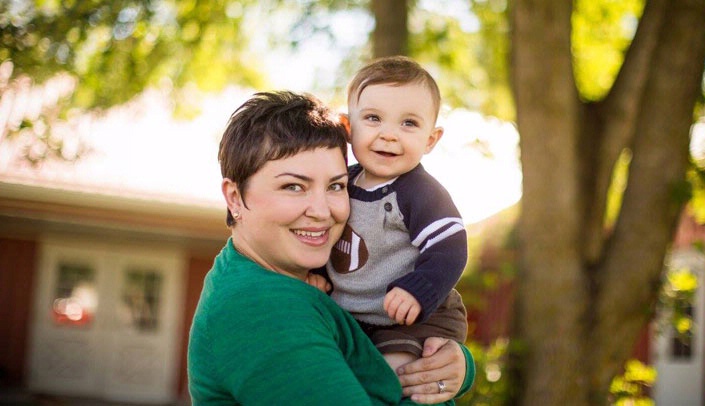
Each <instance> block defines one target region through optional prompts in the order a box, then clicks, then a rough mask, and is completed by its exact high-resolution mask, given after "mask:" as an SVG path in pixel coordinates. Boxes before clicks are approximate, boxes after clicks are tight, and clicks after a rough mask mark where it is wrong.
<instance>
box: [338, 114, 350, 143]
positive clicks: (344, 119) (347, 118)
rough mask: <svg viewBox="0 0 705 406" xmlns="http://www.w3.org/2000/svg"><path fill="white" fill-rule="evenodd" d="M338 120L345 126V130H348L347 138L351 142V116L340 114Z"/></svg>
mask: <svg viewBox="0 0 705 406" xmlns="http://www.w3.org/2000/svg"><path fill="white" fill-rule="evenodd" d="M338 120H340V122H341V123H342V124H343V125H344V126H345V131H346V132H347V135H346V138H347V140H348V142H350V116H348V115H347V114H345V113H340V114H338Z"/></svg>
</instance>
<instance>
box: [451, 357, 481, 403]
mask: <svg viewBox="0 0 705 406" xmlns="http://www.w3.org/2000/svg"><path fill="white" fill-rule="evenodd" d="M460 348H461V349H462V350H463V354H465V363H466V364H465V365H466V366H465V380H464V381H463V386H461V387H460V390H459V391H458V394H457V395H456V396H455V397H456V399H457V398H459V397H461V396H463V395H465V394H466V393H468V392H469V391H470V388H472V384H473V383H474V382H475V372H476V371H475V359H474V358H473V356H472V353H471V352H470V349H469V348H468V347H466V346H464V345H462V344H461V345H460Z"/></svg>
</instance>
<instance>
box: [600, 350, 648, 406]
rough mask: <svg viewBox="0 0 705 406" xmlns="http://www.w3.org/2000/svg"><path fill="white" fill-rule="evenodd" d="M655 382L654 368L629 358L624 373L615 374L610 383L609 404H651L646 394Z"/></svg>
mask: <svg viewBox="0 0 705 406" xmlns="http://www.w3.org/2000/svg"><path fill="white" fill-rule="evenodd" d="M655 382H656V369H654V368H653V367H650V366H648V365H644V364H643V363H641V362H640V361H639V360H635V359H632V360H629V361H627V364H626V365H625V367H624V374H623V375H621V376H617V377H615V378H614V379H613V380H612V384H611V385H610V398H611V399H610V404H611V405H615V406H653V405H654V404H655V403H654V401H653V399H651V398H650V397H649V396H648V393H649V388H651V387H652V386H653V385H654V383H655Z"/></svg>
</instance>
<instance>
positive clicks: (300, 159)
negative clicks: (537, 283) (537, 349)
mask: <svg viewBox="0 0 705 406" xmlns="http://www.w3.org/2000/svg"><path fill="white" fill-rule="evenodd" d="M331 117H332V116H331V114H330V112H329V110H327V109H326V108H325V107H324V106H323V105H321V104H320V103H319V102H318V101H317V100H315V99H313V98H311V97H309V96H302V95H296V94H293V93H289V92H281V93H259V94H257V95H255V96H254V97H253V98H251V99H250V100H248V101H247V102H245V104H243V105H242V106H241V107H240V108H239V109H238V110H236V111H235V113H234V114H233V116H232V117H231V118H230V122H229V124H228V127H227V128H226V130H225V133H224V134H223V139H222V141H221V144H220V151H219V160H220V164H221V171H222V174H223V178H224V179H223V183H222V191H223V195H224V196H225V200H226V203H227V206H228V212H227V223H228V226H229V227H230V228H231V237H230V238H229V239H228V242H227V244H226V245H225V247H224V248H223V250H222V251H221V252H220V254H219V255H218V256H217V257H216V259H215V262H214V265H213V268H212V269H211V271H210V272H209V273H208V275H207V276H206V280H205V283H204V287H203V291H202V294H201V298H200V301H199V304H198V308H197V310H196V314H195V315H194V320H193V324H192V327H191V334H190V340H189V352H188V372H189V390H190V393H191V397H192V401H193V404H194V405H196V406H197V405H204V404H205V405H216V404H218V405H233V404H242V405H283V404H286V405H304V404H310V405H324V404H331V403H339V402H341V401H342V402H344V404H346V405H365V404H411V403H412V402H411V400H410V399H409V398H402V396H412V398H411V399H413V400H415V401H419V402H425V403H434V402H443V401H448V403H447V404H453V402H452V400H449V399H451V398H452V397H453V395H454V394H456V393H457V392H458V391H459V390H463V391H466V390H467V389H469V387H470V385H471V384H472V381H473V379H474V374H475V371H474V364H473V363H472V358H471V356H470V354H469V352H467V349H465V348H464V347H461V346H460V345H458V344H457V343H454V342H443V341H439V340H434V339H429V340H427V342H426V343H425V347H426V348H425V353H424V357H425V358H422V359H420V360H418V361H416V362H415V363H411V364H407V365H406V366H404V367H403V368H400V370H399V371H397V372H399V373H400V376H399V377H397V376H396V375H395V374H394V372H393V371H392V370H391V369H389V367H388V366H387V364H386V362H385V361H384V358H382V356H381V355H380V354H379V353H378V352H377V350H376V349H375V347H374V346H373V345H372V343H371V342H370V341H369V339H368V338H367V337H366V336H365V334H364V333H363V332H362V330H361V329H360V327H359V326H358V325H357V323H356V322H355V320H354V319H353V318H352V317H351V316H350V315H349V314H348V313H347V312H345V311H344V310H342V309H341V308H340V307H338V306H337V305H336V304H335V303H334V302H333V301H332V300H331V299H330V298H329V297H328V296H326V295H325V294H323V293H321V292H320V291H319V290H318V289H316V288H314V287H312V286H309V285H307V284H306V283H305V278H306V275H307V273H308V270H309V269H311V268H316V267H320V266H322V265H323V264H324V263H325V262H326V261H327V259H328V256H329V255H330V251H331V248H332V246H333V244H334V243H335V242H336V241H337V240H338V238H339V237H340V235H341V233H342V230H343V227H344V225H345V222H346V220H347V218H348V214H349V211H350V208H349V203H348V195H347V191H346V185H347V181H348V179H347V168H346V151H347V145H346V141H345V128H344V126H343V125H342V124H340V123H338V122H337V121H336V120H333V119H332V118H331ZM439 347H440V349H439ZM436 350H437V352H436ZM434 353H435V354H434ZM432 354H434V355H432ZM400 382H401V385H403V386H404V389H403V392H402V387H401V385H400Z"/></svg>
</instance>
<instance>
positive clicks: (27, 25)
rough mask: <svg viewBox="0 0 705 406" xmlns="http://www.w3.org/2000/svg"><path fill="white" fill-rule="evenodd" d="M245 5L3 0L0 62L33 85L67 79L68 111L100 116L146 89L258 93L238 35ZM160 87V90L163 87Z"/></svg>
mask: <svg viewBox="0 0 705 406" xmlns="http://www.w3.org/2000/svg"><path fill="white" fill-rule="evenodd" d="M247 5H248V2H242V1H238V2H234V1H230V2H227V1H223V0H185V1H176V0H160V1H157V0H90V1H78V0H69V1H51V0H35V1H29V0H15V1H9V0H2V2H0V39H1V40H2V45H3V46H2V48H0V60H2V61H7V60H10V61H12V64H13V66H14V72H13V76H14V77H20V76H23V75H27V76H29V77H31V78H32V79H33V80H34V81H35V82H36V83H43V82H44V81H45V80H47V79H49V78H51V77H53V76H55V75H56V74H57V73H59V72H64V73H68V74H70V75H72V76H74V77H76V78H78V79H79V80H78V81H77V84H76V90H75V93H74V95H73V100H72V104H73V105H74V106H77V107H80V108H96V107H97V108H105V107H110V106H113V105H116V104H120V103H124V102H126V101H128V100H130V99H131V98H133V97H134V96H135V95H137V94H138V93H140V92H142V91H143V90H145V89H146V88H147V87H149V86H165V85H167V86H173V87H175V88H181V87H183V86H186V85H187V84H195V85H197V86H198V87H199V88H201V89H204V90H210V91H215V90H220V89H222V88H223V87H224V86H225V85H226V84H228V83H231V82H237V83H243V84H247V85H252V86H258V85H259V84H260V83H261V79H260V77H259V73H258V70H259V67H258V66H257V63H256V58H248V55H247V53H246V48H245V47H241V46H234V44H242V43H246V42H247V41H248V38H247V35H246V33H245V32H244V31H243V30H241V26H242V23H243V15H244V11H245V9H244V7H245V6H247ZM165 81H166V82H165Z"/></svg>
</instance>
